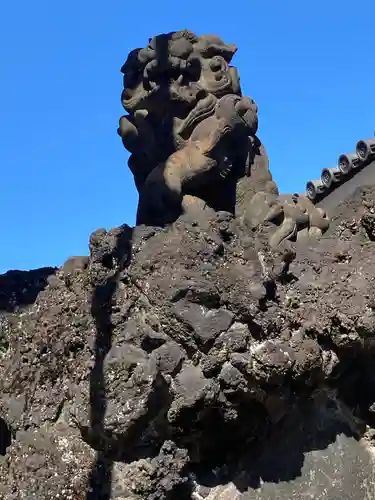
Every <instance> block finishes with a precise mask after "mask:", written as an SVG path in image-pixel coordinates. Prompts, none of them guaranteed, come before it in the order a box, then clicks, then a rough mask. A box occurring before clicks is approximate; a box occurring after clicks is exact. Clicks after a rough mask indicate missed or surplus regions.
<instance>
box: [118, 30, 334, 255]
mask: <svg viewBox="0 0 375 500" xmlns="http://www.w3.org/2000/svg"><path fill="white" fill-rule="evenodd" d="M176 47H178V49H176ZM182 47H183V50H182ZM236 51H237V47H236V46H235V45H232V44H226V43H225V42H224V41H223V40H222V39H221V38H219V37H218V36H215V35H199V36H198V35H196V34H195V33H193V32H191V31H189V30H181V31H176V32H171V33H168V34H163V35H158V36H155V37H153V38H152V39H150V41H149V43H148V45H147V46H146V47H145V48H142V49H135V50H133V51H131V52H130V54H129V56H128V58H127V60H126V62H125V64H124V65H123V67H122V68H121V71H122V73H123V74H124V89H123V91H122V104H123V107H124V109H125V110H126V111H127V112H128V113H129V114H128V115H125V116H122V117H121V119H120V123H119V128H118V134H119V135H120V136H121V138H122V142H123V145H124V147H125V148H126V149H128V151H130V153H131V155H130V158H129V162H128V165H129V168H130V170H131V171H132V173H133V175H134V181H135V185H136V187H137V189H138V191H139V205H138V213H137V223H138V224H156V225H163V224H165V223H167V222H173V221H174V220H176V218H177V217H178V216H179V215H180V214H181V213H183V212H188V213H190V214H191V215H195V216H196V215H197V214H199V212H206V213H208V211H209V208H208V207H211V208H213V209H214V210H216V211H228V212H231V213H236V215H239V214H244V224H245V225H246V226H248V227H250V228H252V227H254V226H258V225H260V224H263V223H269V222H270V223H272V225H273V227H274V225H276V226H279V227H278V229H277V230H276V231H275V230H273V231H272V234H271V235H270V240H269V241H270V243H271V245H272V246H274V247H277V246H278V245H279V244H280V243H282V242H283V241H284V240H289V239H292V240H295V239H297V237H300V238H304V237H305V236H310V237H316V236H321V235H322V233H323V232H325V231H326V229H327V227H328V224H329V222H328V218H327V216H326V213H325V211H324V210H322V209H319V208H316V207H315V206H314V205H313V203H311V202H310V201H309V200H308V199H307V198H305V197H296V196H289V197H285V196H284V197H279V196H278V190H277V186H276V184H275V183H274V182H273V180H272V176H271V173H270V170H269V164H268V157H267V153H266V151H265V148H264V146H263V144H262V143H261V141H260V140H259V138H258V137H257V135H256V134H257V131H258V107H257V105H256V103H255V102H254V101H253V100H252V99H250V98H248V97H245V96H243V95H242V92H241V87H240V80H239V75H238V71H237V69H236V68H235V67H234V66H233V65H231V61H232V58H233V56H234V54H235V53H236Z"/></svg>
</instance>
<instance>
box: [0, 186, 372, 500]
mask: <svg viewBox="0 0 375 500" xmlns="http://www.w3.org/2000/svg"><path fill="white" fill-rule="evenodd" d="M362 199H363V197H362V196H360V197H359V199H358V204H357V205H354V206H355V207H358V206H361V207H363V204H362ZM351 210H354V212H352V214H353V216H352V218H351V220H352V227H358V230H356V231H354V232H353V233H352V237H351V240H350V245H346V243H345V242H346V241H348V240H346V239H344V240H342V239H340V237H339V236H338V235H337V234H335V233H337V231H341V229H340V228H341V227H343V225H344V224H345V220H348V219H349V218H350V217H348V214H346V213H344V214H343V215H342V217H341V218H340V219H337V220H336V221H334V225H333V227H332V232H331V233H328V234H327V237H326V238H324V239H322V240H321V242H320V243H319V244H316V245H315V246H314V247H311V248H310V247H309V246H308V245H305V246H300V247H299V248H298V249H297V257H296V258H295V260H294V262H292V264H291V267H290V269H289V271H288V270H287V269H286V270H285V271H284V272H285V273H286V274H285V276H286V277H287V276H288V274H287V273H293V275H291V276H290V277H289V278H288V279H280V277H278V276H280V275H277V273H276V272H274V270H275V269H277V268H278V266H280V263H282V262H284V258H285V257H284V253H283V252H282V251H280V252H279V251H278V252H275V251H273V250H272V251H271V250H269V249H268V247H267V245H266V244H265V243H264V240H262V233H257V234H256V236H254V238H253V248H254V251H253V253H252V256H251V258H250V255H249V254H247V258H246V259H244V258H243V256H242V249H243V248H244V247H246V248H248V247H249V235H248V234H247V233H246V231H245V230H244V229H242V228H241V224H240V223H238V222H237V221H236V220H234V221H232V229H233V234H234V236H233V237H232V239H230V240H227V241H224V240H223V239H221V238H222V236H221V229H220V228H221V224H222V222H221V221H220V216H218V217H217V218H216V216H214V217H213V218H210V219H206V223H205V225H203V226H201V225H197V224H196V223H193V221H191V220H190V219H188V218H185V219H184V218H181V219H179V220H178V221H177V222H176V223H175V224H174V226H173V227H172V228H170V229H158V228H154V229H150V228H146V227H138V228H136V229H134V230H131V229H130V228H128V227H127V226H123V227H121V228H117V229H115V230H112V231H110V232H106V231H99V232H98V231H97V232H96V233H94V234H93V235H92V237H91V255H90V258H89V259H88V260H87V259H85V258H82V259H74V260H70V261H68V262H67V263H66V264H65V265H64V266H62V268H61V269H59V270H58V271H57V272H56V273H55V275H54V276H52V277H51V278H50V279H49V283H48V285H47V287H46V289H45V290H43V291H41V292H40V293H39V295H38V297H37V299H36V301H35V303H34V304H32V305H30V306H29V307H28V308H27V309H21V310H19V311H18V312H17V311H16V310H15V311H14V312H13V313H7V316H3V317H2V344H1V345H2V350H1V359H0V375H1V378H0V380H1V382H0V384H1V392H0V416H1V418H2V422H3V425H2V433H1V440H2V447H1V449H0V452H1V453H2V454H4V453H5V449H6V448H7V449H6V454H5V456H4V457H3V459H2V464H1V469H0V486H1V488H2V489H1V490H0V491H1V492H2V493H1V494H2V497H0V498H4V500H13V499H14V500H16V499H17V500H18V499H23V498H38V500H39V499H40V500H43V499H44V498H45V499H47V498H50V497H51V495H54V496H55V497H56V498H58V497H57V495H60V497H62V498H72V499H74V500H78V499H79V500H81V499H83V498H86V495H88V496H87V498H92V499H93V498H117V499H121V500H123V499H127V500H128V499H139V500H140V499H148V500H150V499H154V500H156V499H174V498H176V499H177V498H187V499H188V498H192V499H193V498H201V497H202V498H204V495H206V494H209V497H208V498H218V499H219V498H220V499H225V498H236V495H243V498H244V500H245V499H247V498H259V499H263V498H264V499H266V498H267V499H268V498H276V497H277V498H299V496H301V495H302V494H307V493H308V492H309V494H312V493H314V495H315V497H316V498H319V495H321V496H320V497H321V498H327V499H332V500H333V499H334V498H337V497H338V496H340V495H341V496H340V497H341V498H355V499H357V498H358V500H362V499H365V498H367V497H366V494H365V493H364V486H363V485H364V484H365V483H364V482H365V481H366V480H367V481H370V482H371V481H372V479H371V480H370V478H372V476H371V474H372V472H371V467H372V452H371V440H370V438H369V439H367V438H366V436H367V434H368V432H367V431H366V432H365V428H364V427H363V426H362V427H361V426H360V425H359V424H358V422H360V421H362V422H366V423H367V424H368V425H370V426H371V425H374V423H375V422H374V417H373V411H372V408H373V406H374V402H375V390H374V389H373V387H375V385H374V380H375V370H374V368H373V366H375V364H374V360H375V353H374V345H375V342H374V332H375V328H374V325H375V320H374V313H373V311H374V285H373V276H372V266H373V264H372V263H373V254H374V252H373V247H372V245H373V244H372V242H371V239H370V238H368V237H367V236H366V234H367V233H366V231H365V229H364V228H363V226H362V225H361V224H362V222H361V220H363V216H364V213H363V211H362V209H361V210H357V209H356V208H355V209H354V208H351ZM344 216H345V217H344ZM361 227H362V229H363V233H361ZM366 237H367V240H365V239H364V238H366ZM345 238H347V234H346V233H345ZM218 239H219V240H220V241H221V242H222V245H223V249H224V251H223V252H221V253H214V252H211V249H212V248H213V247H215V246H216V245H217V244H218V243H217V242H218ZM243 241H245V244H243V243H242V242H243ZM197 255H200V258H197ZM249 259H250V260H249ZM271 285H272V286H271ZM259 289H263V290H264V292H262V293H261V294H259V293H256V292H254V290H259ZM324 387H329V388H330V389H329V391H332V394H334V396H329V397H328V396H324V397H323V396H319V394H325V393H324V389H323V388H324ZM321 391H323V393H322V392H321ZM327 394H328V393H327ZM329 394H331V393H329ZM319 398H320V399H319ZM322 398H323V399H322ZM327 398H328V399H327ZM316 401H320V403H319V404H320V410H319V411H318V410H316V411H318V413H316V411H315V409H312V408H316ZM332 401H333V402H332ZM309 405H310V406H311V405H313V406H312V407H311V408H310V406H309ZM314 405H315V406H314ZM324 408H325V409H324ZM323 409H324V411H323ZM296 412H297V413H296ZM322 412H323V413H324V415H323V413H322ZM332 412H333V416H329V415H331V414H332ZM293 415H298V417H293ZM322 415H323V416H324V422H326V421H327V418H328V421H329V422H332V421H334V422H336V421H338V422H339V423H340V422H341V421H342V420H343V419H344V421H345V422H346V424H345V426H344V427H343V426H342V425H341V424H340V425H341V427H340V425H339V424H337V426H336V424H335V425H333V424H332V425H331V424H329V425H328V424H327V425H328V428H329V432H328V434H329V438H327V439H326V440H324V439H323V441H319V443H320V444H316V443H317V441H316V440H317V439H318V438H319V439H320V437H319V436H318V437H316V438H311V439H310V438H308V436H309V435H310V434H311V432H312V431H310V429H314V428H315V429H318V430H319V429H322V428H324V426H325V425H326V423H324V422H323V423H321V424H320V423H319V424H318V423H317V422H318V421H319V422H320V421H321V419H322V418H323V416H322ZM327 415H328V417H327ZM354 415H355V416H354ZM326 417H327V418H326ZM358 417H360V419H361V420H356V419H357V418H358ZM293 418H294V419H296V418H297V420H298V421H299V422H300V423H301V426H302V427H301V428H299V427H298V426H296V425H295V424H294V423H293V422H295V421H296V420H293ZM290 419H292V420H290ZM317 419H318V420H317ZM319 419H320V420H319ZM290 422H292V423H290ZM297 427H298V428H297ZM298 429H300V430H298ZM319 432H320V430H319ZM322 432H323V431H322ZM350 432H351V433H352V434H350ZM280 433H281V434H280ZM273 436H275V437H273ZM280 436H282V437H280ZM353 436H354V437H353ZM305 438H306V440H305V441H306V442H305V441H304V439H305ZM275 443H279V448H280V446H281V448H280V449H279V448H278V446H276V444H275ZM288 443H289V444H288ZM303 443H304V444H303ZM297 445H298V446H297ZM288 446H289V448H288ZM313 450H320V451H313ZM249 452H250V453H251V454H252V456H259V457H260V458H259V461H256V462H251V463H250V464H249V463H248V462H247V461H246V460H247V458H246V457H247V456H248V453H249ZM293 453H294V454H295V455H296V458H292V456H293ZM254 454H255V455H254ZM285 456H290V457H291V458H290V461H289V462H288V463H290V465H291V471H290V470H289V472H288V471H284V472H283V471H281V472H280V473H278V474H279V476H278V477H277V478H275V477H273V476H272V474H271V472H270V471H272V470H274V471H276V470H278V469H279V468H280V467H284V466H286V464H284V463H283V462H285V460H283V457H285ZM68 457H69V458H68ZM262 457H263V458H262ZM348 457H353V459H351V458H350V460H351V461H353V460H354V462H353V467H356V468H358V471H359V470H361V472H360V473H359V472H358V473H356V475H355V476H356V481H357V483H356V491H357V493H356V495H357V496H353V495H354V493H353V494H352V493H350V492H351V491H354V490H353V488H354V486H350V485H349V484H348V482H347V480H346V477H347V476H348V472H346V468H347V467H348V460H349V458H348ZM257 460H258V459H257ZM211 470H216V471H217V472H216V473H215V474H216V476H215V477H216V481H217V484H215V481H213V480H212V479H211V480H208V479H207V477H208V476H207V474H208V475H209V473H210V471H211ZM240 471H242V473H241V472H240ZM270 474H271V476H272V477H271V476H270ZM274 474H276V472H274ZM301 474H302V476H301V477H300V479H298V480H297V479H296V478H297V477H299V476H300V475H301ZM313 474H315V476H314V475H313ZM257 477H258V479H256V478H257ZM327 477H330V478H331V479H330V481H331V482H332V481H333V483H332V484H331V483H330V484H331V486H329V485H328V483H327V484H326V483H325V481H326V480H327V481H328V479H324V478H327ZM254 478H255V479H254ZM259 478H262V482H261V483H259ZM314 478H315V479H314ZM245 479H246V481H245ZM254 481H255V483H254ZM257 481H258V483H257ZM275 481H276V483H275ZM218 482H220V484H222V485H223V486H220V485H219V483H218ZM244 484H246V487H245V486H244ZM369 484H370V483H369ZM371 484H372V483H371ZM225 485H226V486H225ZM369 487H370V486H369ZM324 488H325V490H324V491H326V493H324V495H325V496H322V495H323V493H321V491H323V489H324ZM327 488H328V489H327ZM339 492H340V494H339ZM345 492H348V495H347V496H345V494H346V493H345ZM344 493H345V494H344ZM106 495H107V496H106ZM199 495H200V496H199ZM228 495H232V496H228ZM293 495H294V496H293ZM350 495H352V496H350ZM241 498H242V497H241Z"/></svg>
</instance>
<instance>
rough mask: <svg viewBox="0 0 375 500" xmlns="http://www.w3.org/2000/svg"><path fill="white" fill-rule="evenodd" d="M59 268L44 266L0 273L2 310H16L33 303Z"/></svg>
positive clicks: (0, 309)
mask: <svg viewBox="0 0 375 500" xmlns="http://www.w3.org/2000/svg"><path fill="white" fill-rule="evenodd" d="M56 271H57V268H55V267H42V268H40V269H33V270H31V271H8V272H7V273H5V274H2V275H0V311H6V312H9V313H11V312H14V311H16V310H17V309H18V308H20V307H25V306H29V305H31V304H33V303H34V302H35V300H36V298H37V296H38V294H39V293H40V292H41V291H43V290H44V289H45V288H46V286H47V284H48V277H49V276H51V275H52V274H55V273H56Z"/></svg>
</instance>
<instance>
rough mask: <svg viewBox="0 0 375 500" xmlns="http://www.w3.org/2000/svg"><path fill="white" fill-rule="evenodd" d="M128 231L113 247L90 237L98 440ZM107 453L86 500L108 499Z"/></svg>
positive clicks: (100, 455) (101, 455)
mask: <svg viewBox="0 0 375 500" xmlns="http://www.w3.org/2000/svg"><path fill="white" fill-rule="evenodd" d="M132 233H133V231H132V229H131V228H130V227H129V226H123V227H121V228H120V231H119V232H118V234H117V235H116V236H115V245H114V247H112V248H111V246H109V248H108V247H107V246H106V245H105V244H104V245H102V244H100V243H99V245H96V243H97V242H99V241H100V240H101V238H102V237H103V236H104V237H105V236H106V234H107V233H106V232H105V231H104V230H98V231H96V232H95V233H93V235H92V236H91V239H90V246H91V258H92V265H93V266H95V267H97V269H96V270H97V271H98V277H97V279H98V281H97V283H96V284H95V288H94V291H93V295H92V302H91V314H92V316H93V318H94V320H95V326H96V338H95V347H94V349H95V353H94V356H95V360H94V366H93V368H92V371H91V376H90V420H91V429H92V431H93V432H94V433H95V434H97V435H98V436H101V435H103V434H104V417H105V412H106V408H107V401H106V392H105V382H104V369H103V368H104V366H103V365H104V360H105V357H106V355H107V354H108V352H109V350H110V349H111V346H112V330H113V325H112V322H111V313H112V300H113V298H114V294H115V292H116V289H117V284H118V279H119V276H120V273H121V271H122V270H123V269H124V268H125V267H126V266H127V265H129V263H130V260H131V252H132ZM109 451H110V450H106V449H105V448H103V450H102V451H98V452H97V458H96V461H95V463H94V465H93V467H92V470H91V474H90V477H89V481H88V491H87V495H86V499H87V500H94V499H95V500H98V499H101V500H105V499H110V497H111V482H112V480H111V476H112V469H113V460H112V459H111V458H110V457H109Z"/></svg>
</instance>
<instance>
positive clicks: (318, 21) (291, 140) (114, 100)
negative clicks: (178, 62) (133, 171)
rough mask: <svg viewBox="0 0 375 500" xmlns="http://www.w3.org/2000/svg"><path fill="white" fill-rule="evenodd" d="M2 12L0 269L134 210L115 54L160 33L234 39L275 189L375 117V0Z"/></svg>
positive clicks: (316, 165) (72, 248)
mask: <svg viewBox="0 0 375 500" xmlns="http://www.w3.org/2000/svg"><path fill="white" fill-rule="evenodd" d="M228 5H233V11H229V10H228V8H227V6H228ZM0 17H1V21H0V45H1V47H2V64H1V70H0V74H1V77H0V95H1V105H0V106H1V113H0V116H1V120H2V127H1V135H2V137H1V141H0V168H1V196H0V214H1V221H2V237H1V246H0V272H4V271H6V270H8V269H11V268H12V269H14V268H18V269H30V268H34V267H39V266H44V265H61V264H62V263H63V262H64V261H65V259H67V258H68V257H69V256H71V255H86V254H87V252H88V246H87V242H88V237H89V235H90V233H91V232H92V231H93V230H95V229H96V228H99V227H106V228H110V227H113V226H116V225H119V224H122V223H123V222H127V223H129V224H133V223H134V215H135V208H136V202H137V195H136V191H135V188H134V187H133V182H132V177H131V175H130V174H129V172H128V170H127V165H126V161H127V154H126V152H125V151H124V149H123V148H122V144H121V141H120V139H119V138H118V136H117V134H116V128H117V123H118V119H119V117H120V115H121V114H122V107H121V104H120V93H121V87H122V77H121V74H120V67H121V65H122V64H123V62H124V61H125V58H126V55H127V53H128V51H129V50H131V49H132V48H135V47H138V46H139V47H143V46H144V45H145V43H147V41H148V38H149V37H151V36H152V35H154V34H158V33H160V32H167V31H173V30H178V29H181V28H189V29H192V30H194V31H196V32H197V33H216V34H218V35H220V36H221V37H222V38H224V40H225V41H227V42H234V43H236V44H237V45H238V47H239V51H238V53H237V55H236V56H235V59H234V62H235V64H236V65H237V66H238V68H239V70H240V73H241V82H242V87H243V90H244V93H246V94H247V95H250V96H251V97H253V98H254V99H255V100H256V101H257V103H258V105H259V110H260V129H259V136H260V138H261V139H262V140H263V142H264V143H265V145H266V147H267V149H268V152H269V155H270V159H271V170H272V173H273V176H274V178H275V179H276V181H277V182H278V184H279V188H280V190H281V191H301V190H303V189H304V184H305V182H306V180H307V179H308V178H311V177H316V176H318V175H319V171H320V169H321V167H323V166H333V164H334V163H335V162H336V158H337V156H338V154H339V153H341V152H348V151H350V150H352V149H353V147H354V144H355V142H356V140H357V139H359V138H367V137H370V136H371V135H372V134H373V129H374V128H375V99H374V85H375V84H374V82H375V65H374V61H375V53H374V36H373V33H374V19H375V3H374V0H358V1H357V2H353V1H349V0H340V1H339V0H324V1H323V0H315V1H314V2H304V1H301V0H283V1H282V0H258V1H257V2H255V1H253V0H237V1H236V2H233V3H231V2H221V0H215V1H214V0H206V1H202V0H190V1H189V2H186V3H185V2H183V1H173V2H172V1H168V0H159V1H158V0H145V1H143V2H142V1H133V2H129V1H127V0H121V1H120V0H111V1H108V2H102V1H99V0H90V1H88V0H78V1H77V0H75V1H74V2H73V1H72V0H65V1H64V2H53V1H51V0H36V1H35V2H29V1H27V2H26V0H19V1H17V2H4V5H3V6H2V7H1V16H0Z"/></svg>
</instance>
